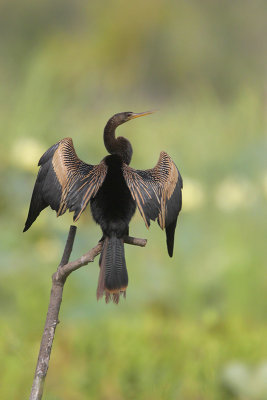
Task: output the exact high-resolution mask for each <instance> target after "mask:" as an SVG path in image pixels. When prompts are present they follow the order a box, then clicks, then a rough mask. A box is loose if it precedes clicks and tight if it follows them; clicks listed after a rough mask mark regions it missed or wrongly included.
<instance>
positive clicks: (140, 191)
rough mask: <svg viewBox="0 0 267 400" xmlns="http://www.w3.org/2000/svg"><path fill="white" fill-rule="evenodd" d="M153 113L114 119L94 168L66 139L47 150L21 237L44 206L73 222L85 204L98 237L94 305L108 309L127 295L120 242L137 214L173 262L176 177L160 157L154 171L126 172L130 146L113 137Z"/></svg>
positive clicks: (172, 165)
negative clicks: (157, 233)
mask: <svg viewBox="0 0 267 400" xmlns="http://www.w3.org/2000/svg"><path fill="white" fill-rule="evenodd" d="M153 112H154V111H146V112H141V113H134V112H130V111H129V112H121V113H117V114H115V115H113V116H112V117H111V118H110V119H109V120H108V122H107V124H106V125H105V128H104V135H103V139H104V145H105V147H106V150H107V152H108V153H109V154H108V155H107V156H105V157H104V158H103V159H102V161H101V162H100V163H99V164H98V165H91V164H87V163H85V162H83V161H81V160H80V159H79V157H78V156H77V154H76V152H75V149H74V146H73V142H72V139H71V138H70V137H67V138H64V139H62V140H60V141H59V142H57V143H56V144H54V145H53V146H51V147H50V148H49V149H48V150H47V151H46V152H45V153H44V154H43V155H42V157H41V158H40V161H39V163H38V166H39V167H40V168H39V171H38V175H37V178H36V182H35V185H34V189H33V193H32V197H31V202H30V207H29V212H28V217H27V220H26V223H25V227H24V230H23V232H26V231H27V230H28V229H29V228H30V226H31V225H32V224H33V222H34V221H35V220H36V218H37V217H38V216H39V214H40V212H41V211H42V210H43V209H45V208H46V207H48V206H50V207H51V208H52V210H55V211H56V212H57V216H60V215H63V214H64V213H65V212H66V210H67V209H68V210H69V211H70V212H74V216H73V220H74V222H76V221H77V220H78V219H79V218H80V216H81V214H82V213H83V211H84V210H85V209H86V206H87V205H88V203H90V208H91V214H92V217H93V219H94V221H95V222H96V223H97V224H98V225H100V227H101V229H102V234H103V236H102V239H101V240H102V242H103V246H102V250H101V254H100V259H99V266H100V273H99V279H98V287H97V299H99V298H101V297H103V296H105V300H106V302H107V303H108V302H109V301H110V300H111V301H113V302H114V303H118V302H119V299H120V296H121V295H123V296H124V297H125V295H126V289H127V286H128V272H127V268H126V261H125V252H124V240H123V238H124V237H125V236H127V235H129V223H130V221H131V219H132V217H133V215H134V213H135V211H136V208H138V210H139V212H140V214H141V216H142V218H143V220H144V222H145V225H146V227H147V228H149V226H150V221H151V220H152V221H155V220H156V219H157V222H158V224H159V226H160V227H161V229H162V230H164V229H165V231H166V242H167V250H168V254H169V256H170V257H172V256H173V248H174V235H175V229H176V224H177V218H178V215H179V212H180V211H181V208H182V188H183V180H182V177H181V174H180V172H179V170H178V168H177V166H176V165H175V163H174V162H173V161H172V159H171V157H170V156H169V155H168V154H167V153H166V152H165V151H161V152H160V156H159V160H158V162H157V164H156V166H155V167H154V168H152V169H147V170H137V169H134V168H131V167H130V166H129V164H130V162H131V159H132V154H133V149H132V145H131V143H130V141H129V140H128V139H126V138H124V137H123V136H119V137H116V135H115V131H116V128H118V127H119V126H120V125H122V124H124V123H125V122H127V121H130V120H133V119H135V118H139V117H143V116H146V115H149V114H152V113H153ZM148 150H149V146H148Z"/></svg>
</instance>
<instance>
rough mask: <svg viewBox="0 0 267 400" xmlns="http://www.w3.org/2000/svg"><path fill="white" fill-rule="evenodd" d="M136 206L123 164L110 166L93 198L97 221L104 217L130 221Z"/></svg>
mask: <svg viewBox="0 0 267 400" xmlns="http://www.w3.org/2000/svg"><path fill="white" fill-rule="evenodd" d="M135 208H136V206H135V202H134V200H133V198H132V196H131V193H130V190H129V188H128V186H127V185H126V182H125V179H124V176H123V172H122V169H121V166H120V165H111V166H108V171H107V175H106V178H105V180H104V182H103V184H102V186H101V188H100V189H99V191H98V193H97V195H96V196H95V198H94V199H92V200H91V210H92V214H93V217H94V218H95V220H96V222H100V219H101V220H102V218H103V219H105V220H116V219H123V220H127V221H128V220H130V219H131V217H132V215H133V214H134V212H135ZM99 217H100V218H99Z"/></svg>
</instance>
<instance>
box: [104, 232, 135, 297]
mask: <svg viewBox="0 0 267 400" xmlns="http://www.w3.org/2000/svg"><path fill="white" fill-rule="evenodd" d="M99 266H100V273H99V279H98V287H97V299H99V298H100V297H102V296H103V295H104V294H105V298H106V303H108V302H109V301H110V300H112V301H113V302H114V303H116V304H117V303H118V302H119V299H120V295H121V294H122V295H123V296H124V297H125V296H126V288H127V286H128V273H127V268H126V262H125V255H124V242H123V239H121V238H117V237H116V236H115V235H114V236H111V237H106V238H105V239H104V243H103V248H102V252H101V255H100V259H99Z"/></svg>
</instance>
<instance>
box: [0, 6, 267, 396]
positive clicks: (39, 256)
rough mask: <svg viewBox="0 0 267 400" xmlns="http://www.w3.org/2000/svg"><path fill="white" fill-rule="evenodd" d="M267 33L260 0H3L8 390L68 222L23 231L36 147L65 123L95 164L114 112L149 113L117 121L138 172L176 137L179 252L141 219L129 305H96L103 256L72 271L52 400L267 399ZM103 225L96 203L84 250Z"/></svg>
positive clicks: (0, 101) (63, 130) (35, 344)
mask: <svg viewBox="0 0 267 400" xmlns="http://www.w3.org/2000/svg"><path fill="white" fill-rule="evenodd" d="M266 35H267V32H266V3H265V2H264V1H263V0H262V1H260V0H255V1H253V2H252V1H248V0H243V1H239V0H237V1H234V2H230V1H223V2H222V1H219V0H213V1H211V0H205V1H201V2H199V1H196V0H192V1H187V2H184V1H172V0H167V1H166V0H164V1H163V0H153V1H152V0H147V1H145V2H144V1H141V0H136V1H135V2H124V1H121V0H118V1H108V2H103V1H98V2H94V1H93V2H82V1H75V2H74V1H71V0H64V1H62V0H58V1H56V2H55V1H52V0H46V1H44V0H40V1H38V2H36V1H33V0H28V1H26V0H24V1H19V0H13V1H12V2H10V1H7V0H2V1H1V3H0V46H1V55H0V57H1V58H0V73H1V91H0V124H1V127H0V132H1V147H0V157H1V163H0V182H1V196H0V212H1V215H0V218H1V233H0V249H1V259H0V263H1V270H0V273H1V279H0V299H1V309H0V325H1V331H0V335H1V340H0V359H1V360H2V362H1V363H0V397H1V399H21V398H27V396H28V395H29V392H30V386H31V382H32V377H33V373H34V367H35V362H36V356H37V352H38V348H39V341H40V336H41V331H42V328H43V324H44V318H45V312H46V309H47V303H48V297H49V292H50V285H51V279H50V278H51V275H52V273H53V271H54V270H55V268H56V265H57V263H58V262H59V260H60V257H61V253H62V250H63V246H64V241H65V238H66V235H67V231H68V227H69V224H70V223H71V215H69V214H68V215H67V214H66V215H64V216H63V217H62V218H60V219H56V218H55V214H54V213H52V212H51V211H48V210H46V211H44V212H43V213H42V215H41V216H40V217H39V219H38V222H36V223H35V224H34V226H33V227H32V228H31V230H30V231H29V232H27V234H24V235H22V229H23V226H24V221H25V218H26V214H27V210H28V205H29V201H30V195H31V191H32V187H33V184H34V180H35V176H36V172H37V167H36V164H37V161H38V159H39V158H40V156H41V155H42V153H43V152H44V151H45V150H46V149H47V148H48V147H49V146H51V145H52V144H53V143H55V142H57V141H58V140H59V139H61V138H63V137H67V136H71V137H72V138H73V140H74V144H75V147H76V150H77V153H78V154H79V156H80V157H81V158H82V159H83V160H84V161H87V162H90V163H98V162H99V160H101V159H102V158H103V156H104V155H105V153H106V152H105V149H104V146H103V143H102V131H103V127H104V124H105V123H106V121H107V119H108V118H109V117H110V116H111V115H112V114H114V113H115V112H119V111H127V110H132V111H136V112H139V111H145V110H147V109H153V108H157V109H160V112H158V113H156V114H154V115H153V116H150V117H146V118H144V119H140V120H136V121H132V122H129V123H128V124H126V125H124V126H123V127H121V128H120V129H119V134H124V135H125V136H127V137H128V138H129V139H130V140H131V142H132V145H133V148H134V157H133V162H132V165H133V167H136V168H143V169H145V168H150V167H152V166H153V165H154V164H155V163H156V161H157V158H158V155H159V152H160V151H161V150H165V151H167V152H168V153H169V154H170V155H171V156H172V157H173V159H174V160H175V161H176V163H177V165H178V166H179V168H180V171H181V173H182V175H183V177H184V208H183V212H182V213H181V216H180V220H179V227H178V231H177V235H176V244H175V255H174V258H173V259H169V258H168V256H167V252H166V249H165V237H164V234H163V233H162V232H161V231H160V229H159V228H158V227H157V226H156V225H154V226H152V227H151V229H150V231H149V232H148V231H146V229H145V227H144V224H143V222H142V221H141V217H140V216H139V215H136V216H135V218H134V220H133V223H132V225H131V233H132V234H133V235H135V236H137V237H147V238H148V245H147V247H146V248H145V249H141V248H136V247H133V246H128V247H127V249H126V252H127V263H128V271H129V276H130V285H129V289H128V291H127V300H126V301H125V302H124V301H122V302H121V303H120V304H119V306H114V305H112V304H110V305H108V306H106V305H105V304H104V302H103V301H102V302H98V303H97V302H96V298H95V291H96V286H97V276H98V266H97V262H95V263H94V264H93V265H89V266H88V267H85V268H83V269H82V270H80V271H77V272H75V273H74V274H73V275H72V276H71V278H70V279H69V281H68V283H67V285H66V288H65V293H64V301H63V305H62V310H61V315H60V320H61V323H60V325H59V326H58V329H57V334H56V339H55V343H54V349H53V353H52V357H51V366H50V369H49V373H48V377H47V382H46V388H45V396H44V397H45V399H47V400H56V399H57V400H61V399H62V400H63V399H64V400H72V399H76V400H84V399H92V400H94V399H97V400H113V399H117V400H120V399H138V400H150V399H153V400H157V399H161V400H162V399H168V400H171V399H185V400H191V399H192V400H193V399H194V400H196V399H198V400H216V399H218V400H224V399H231V398H233V399H246V400H263V399H266V398H267V387H266V382H267V350H266V337H267V326H266V306H267V298H266V286H267V280H266V257H267V253H266V237H267V228H266V217H267V211H266V199H267V165H266V150H267V146H266V120H267V119H266V118H267V117H266V107H267V106H266V104H267V100H266V99H267V97H266V54H267V52H266ZM99 237H100V231H99V228H98V227H96V226H95V225H94V224H93V222H92V219H91V217H90V213H89V212H86V213H85V214H83V216H82V218H81V219H80V221H79V222H78V234H77V238H76V243H75V248H74V252H73V258H76V257H78V256H79V255H81V254H82V253H84V252H86V251H87V250H88V249H89V248H91V247H92V246H93V245H94V244H95V243H96V241H97V240H98V239H99Z"/></svg>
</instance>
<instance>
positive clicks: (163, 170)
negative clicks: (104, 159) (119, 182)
mask: <svg viewBox="0 0 267 400" xmlns="http://www.w3.org/2000/svg"><path fill="white" fill-rule="evenodd" d="M123 175H124V179H125V181H126V183H127V185H128V187H129V189H130V192H131V194H132V197H133V199H134V200H135V202H136V204H137V206H138V209H139V211H140V214H141V215H142V217H143V219H144V221H145V224H146V226H147V228H148V227H149V225H150V220H153V221H155V219H156V218H157V221H158V224H159V226H160V227H161V229H165V230H166V238H167V247H168V253H169V256H170V257H172V255H173V245H174V233H175V228H176V223H177V218H178V214H179V212H180V210H181V208H182V188H183V180H182V177H181V175H180V172H179V171H178V168H177V167H176V165H175V164H174V162H173V161H172V159H171V157H170V156H169V155H168V154H167V153H165V152H164V151H162V152H161V153H160V157H159V161H158V163H157V165H156V166H155V168H152V169H148V170H145V171H141V170H135V169H133V168H131V167H129V166H128V165H126V164H123Z"/></svg>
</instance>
